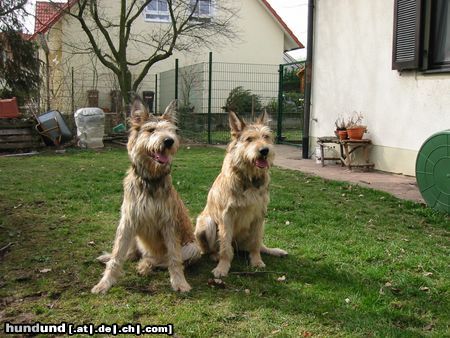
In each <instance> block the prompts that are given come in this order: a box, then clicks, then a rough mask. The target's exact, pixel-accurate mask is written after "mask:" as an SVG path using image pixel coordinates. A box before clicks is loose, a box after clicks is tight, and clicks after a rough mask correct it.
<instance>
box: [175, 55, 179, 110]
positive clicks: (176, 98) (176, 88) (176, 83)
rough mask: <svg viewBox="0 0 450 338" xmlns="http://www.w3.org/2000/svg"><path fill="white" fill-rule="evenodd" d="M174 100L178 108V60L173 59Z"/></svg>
mask: <svg viewBox="0 0 450 338" xmlns="http://www.w3.org/2000/svg"><path fill="white" fill-rule="evenodd" d="M175 100H177V107H178V59H175Z"/></svg>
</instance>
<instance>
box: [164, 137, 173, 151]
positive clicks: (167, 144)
mask: <svg viewBox="0 0 450 338" xmlns="http://www.w3.org/2000/svg"><path fill="white" fill-rule="evenodd" d="M174 142H175V141H174V140H173V138H171V137H167V138H165V139H164V146H165V147H166V148H170V147H172V146H173V143H174Z"/></svg>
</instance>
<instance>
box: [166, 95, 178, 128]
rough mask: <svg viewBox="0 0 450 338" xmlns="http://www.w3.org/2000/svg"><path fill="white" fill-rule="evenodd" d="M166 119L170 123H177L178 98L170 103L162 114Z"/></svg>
mask: <svg viewBox="0 0 450 338" xmlns="http://www.w3.org/2000/svg"><path fill="white" fill-rule="evenodd" d="M162 118H163V119H164V120H167V121H169V122H170V123H173V124H176V123H177V100H173V101H172V102H170V103H169V105H168V106H167V108H166V110H165V111H164V114H163V115H162Z"/></svg>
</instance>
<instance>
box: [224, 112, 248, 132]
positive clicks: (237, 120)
mask: <svg viewBox="0 0 450 338" xmlns="http://www.w3.org/2000/svg"><path fill="white" fill-rule="evenodd" d="M228 120H229V121H230V129H231V136H233V137H238V136H239V134H240V133H241V132H242V131H243V130H244V128H245V122H244V120H243V119H241V117H240V116H239V115H238V114H236V113H235V112H232V111H230V112H229V113H228Z"/></svg>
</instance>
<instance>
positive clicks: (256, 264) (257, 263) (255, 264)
mask: <svg viewBox="0 0 450 338" xmlns="http://www.w3.org/2000/svg"><path fill="white" fill-rule="evenodd" d="M250 265H251V266H252V267H254V268H261V269H262V268H265V267H266V264H264V262H263V261H262V260H258V261H254V262H250Z"/></svg>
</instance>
